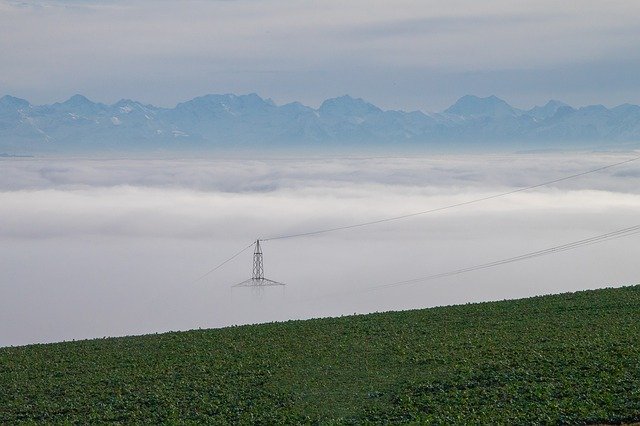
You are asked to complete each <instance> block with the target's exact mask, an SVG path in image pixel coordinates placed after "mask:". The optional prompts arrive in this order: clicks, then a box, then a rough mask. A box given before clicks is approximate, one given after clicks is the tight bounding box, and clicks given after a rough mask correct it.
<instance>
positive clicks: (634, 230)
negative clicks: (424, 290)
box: [370, 225, 640, 290]
mask: <svg viewBox="0 0 640 426" xmlns="http://www.w3.org/2000/svg"><path fill="white" fill-rule="evenodd" d="M638 233H640V225H636V226H631V227H628V228H623V229H619V230H617V231H612V232H608V233H606V234H601V235H596V236H594V237H590V238H585V239H583V240H578V241H574V242H571V243H566V244H562V245H559V246H554V247H549V248H546V249H543V250H538V251H533V252H530V253H525V254H521V255H519V256H514V257H509V258H506V259H501V260H496V261H493V262H488V263H483V264H480V265H475V266H470V267H467V268H461V269H456V270H453V271H448V272H443V273H439V274H433V275H427V276H424V277H418V278H412V279H408V280H404V281H396V282H394V283H389V284H383V285H379V286H376V287H372V288H370V290H380V289H384V288H390V287H398V286H401V285H406V284H412V283H417V282H421V281H430V280H435V279H438V278H445V277H450V276H452V275H459V274H464V273H467V272H472V271H477V270H480V269H488V268H493V267H496V266H501V265H506V264H508V263H513V262H520V261H523V260H528V259H532V258H535V257H540V256H546V255H549V254H555V253H559V252H563V251H567V250H574V249H576V248H580V247H584V246H588V245H591V244H597V243H601V242H604V241H609V240H614V239H617V238H622V237H628V236H630V235H634V234H638Z"/></svg>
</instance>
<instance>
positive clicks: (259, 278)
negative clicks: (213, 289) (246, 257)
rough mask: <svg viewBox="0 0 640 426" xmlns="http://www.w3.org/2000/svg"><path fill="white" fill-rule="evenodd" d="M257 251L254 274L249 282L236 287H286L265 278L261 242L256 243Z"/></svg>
mask: <svg viewBox="0 0 640 426" xmlns="http://www.w3.org/2000/svg"><path fill="white" fill-rule="evenodd" d="M255 246H256V248H255V250H254V251H253V274H252V276H251V278H249V279H248V280H244V281H242V282H241V283H238V284H236V285H235V286H234V287H264V286H271V285H284V284H283V283H280V282H278V281H273V280H270V279H268V278H265V277H264V262H263V259H262V247H260V240H256V242H255Z"/></svg>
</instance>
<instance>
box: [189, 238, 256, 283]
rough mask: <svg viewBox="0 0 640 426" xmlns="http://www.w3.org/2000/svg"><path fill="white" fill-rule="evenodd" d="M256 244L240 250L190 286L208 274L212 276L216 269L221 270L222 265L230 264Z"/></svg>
mask: <svg viewBox="0 0 640 426" xmlns="http://www.w3.org/2000/svg"><path fill="white" fill-rule="evenodd" d="M255 243H256V242H255V241H254V242H252V243H251V244H249V245H248V246H246V247H245V248H243V249H242V250H240V251H239V252H237V253H236V254H234V255H233V256H231V257H230V258H228V259H227V260H225V261H224V262H222V263H220V264H219V265H218V266H216V267H215V268H213V269H211V270H210V271H209V272H207V273H206V274H204V275H202V276H201V277H200V278H198V279H197V280H194V281H193V282H192V284H195V283H197V282H198V281H200V280H201V279H203V278H204V277H206V276H207V275H209V274H212V273H213V272H215V271H217V270H218V269H220V268H222V267H223V266H224V265H226V264H227V263H229V262H231V261H232V260H233V259H235V258H236V257H238V256H240V255H241V254H242V253H244V252H245V251H247V250H249V249H250V248H251V247H253V245H254V244H255Z"/></svg>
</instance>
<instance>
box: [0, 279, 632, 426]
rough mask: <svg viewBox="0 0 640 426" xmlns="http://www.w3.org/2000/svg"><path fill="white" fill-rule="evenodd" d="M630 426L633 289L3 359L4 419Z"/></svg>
mask: <svg viewBox="0 0 640 426" xmlns="http://www.w3.org/2000/svg"><path fill="white" fill-rule="evenodd" d="M638 421H640V286H633V287H624V288H618V289H603V290H596V291H584V292H579V293H572V294H563V295H554V296H544V297H535V298H530V299H522V300H515V301H503V302H491V303H480V304H470V305H461V306H450V307H441V308H433V309H424V310H415V311H406V312H390V313H377V314H370V315H359V316H349V317H341V318H330V319H317V320H308V321H291V322H285V323H275V324H263V325H255V326H243V327H231V328H225V329H218V330H197V331H189V332H172V333H165V334H156V335H145V336H138V337H124V338H108V339H98V340H87V341H76V342H65V343H57V344H47V345H31V346H24V347H11V348H2V349H0V423H2V424H15V423H19V422H78V423H88V422H118V423H130V422H145V423H161V422H168V423H193V422H207V423H217V424H220V423H222V424H224V423H243V424H250V423H251V424H276V423H322V424H326V423H330V424H336V423H338V424H340V423H350V424H360V423H401V422H413V423H415V422H424V423H429V422H433V423H438V424H469V423H484V424H531V423H547V424H548V423H552V424H558V423H568V424H590V423H633V422H638Z"/></svg>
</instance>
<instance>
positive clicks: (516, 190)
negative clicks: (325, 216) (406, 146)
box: [260, 157, 640, 241]
mask: <svg viewBox="0 0 640 426" xmlns="http://www.w3.org/2000/svg"><path fill="white" fill-rule="evenodd" d="M637 160H640V157H634V158H630V159H628V160H625V161H620V162H618V163H614V164H609V165H606V166H602V167H598V168H596V169H592V170H588V171H585V172H581V173H576V174H573V175H569V176H564V177H561V178H558V179H553V180H550V181H547V182H542V183H538V184H536V185H531V186H527V187H523V188H518V189H514V190H511V191H507V192H502V193H499V194H494V195H489V196H487V197H482V198H476V199H472V200H468V201H463V202H460V203H455V204H450V205H447V206H442V207H436V208H434V209H430V210H423V211H419V212H415V213H409V214H404V215H400V216H393V217H387V218H384V219H378V220H372V221H370V222H362V223H356V224H352V225H345V226H338V227H335V228H327V229H321V230H317V231H310V232H300V233H297V234H289V235H279V236H274V237H269V238H260V241H273V240H284V239H290V238H298V237H308V236H312V235H318V234H326V233H329V232H334V231H342V230H346V229H353V228H360V227H364V226H369V225H376V224H380V223H385V222H392V221H396V220H401V219H407V218H410V217H414V216H420V215H425V214H429V213H435V212H439V211H443V210H448V209H452V208H456V207H461V206H466V205H469V204H475V203H479V202H482V201H487V200H493V199H495V198H500V197H506V196H508V195H513V194H517V193H519V192H524V191H529V190H532V189H535V188H540V187H543V186H547V185H551V184H554V183H558V182H563V181H566V180H570V179H575V178H577V177H580V176H585V175H588V174H592V173H597V172H600V171H603V170H606V169H610V168H612V167H617V166H621V165H623V164H628V163H631V162H633V161H637Z"/></svg>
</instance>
